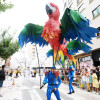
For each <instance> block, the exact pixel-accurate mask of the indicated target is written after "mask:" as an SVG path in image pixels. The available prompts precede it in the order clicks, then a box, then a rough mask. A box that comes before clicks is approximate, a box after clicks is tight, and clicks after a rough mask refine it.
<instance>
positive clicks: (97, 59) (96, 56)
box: [92, 49, 100, 67]
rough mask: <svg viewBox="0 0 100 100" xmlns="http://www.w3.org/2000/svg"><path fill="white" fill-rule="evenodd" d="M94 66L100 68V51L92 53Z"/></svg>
mask: <svg viewBox="0 0 100 100" xmlns="http://www.w3.org/2000/svg"><path fill="white" fill-rule="evenodd" d="M92 59H93V65H94V66H95V67H97V66H100V49H99V50H95V51H93V52H92Z"/></svg>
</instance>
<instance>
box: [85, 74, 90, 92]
mask: <svg viewBox="0 0 100 100" xmlns="http://www.w3.org/2000/svg"><path fill="white" fill-rule="evenodd" d="M86 85H87V91H88V92H90V81H89V73H86Z"/></svg>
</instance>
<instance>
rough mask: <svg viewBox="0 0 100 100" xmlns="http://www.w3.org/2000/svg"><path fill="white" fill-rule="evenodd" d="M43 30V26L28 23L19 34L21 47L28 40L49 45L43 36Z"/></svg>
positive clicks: (41, 44)
mask: <svg viewBox="0 0 100 100" xmlns="http://www.w3.org/2000/svg"><path fill="white" fill-rule="evenodd" d="M42 31H43V26H40V25H36V24H32V23H28V24H26V25H25V27H24V29H23V30H22V31H21V32H20V34H19V36H18V39H19V45H20V47H23V46H24V44H27V43H28V42H31V43H36V44H39V46H44V45H48V42H46V41H45V40H44V39H43V38H42V37H41V34H42Z"/></svg>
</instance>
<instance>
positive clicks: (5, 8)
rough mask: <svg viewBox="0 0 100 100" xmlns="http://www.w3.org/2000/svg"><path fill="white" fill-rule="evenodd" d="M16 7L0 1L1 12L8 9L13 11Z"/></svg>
mask: <svg viewBox="0 0 100 100" xmlns="http://www.w3.org/2000/svg"><path fill="white" fill-rule="evenodd" d="M13 6H14V5H13V4H11V3H7V2H6V0H0V12H5V11H6V10H7V9H11V8H12V7H13Z"/></svg>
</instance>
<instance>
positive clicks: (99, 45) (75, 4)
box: [64, 0, 100, 68]
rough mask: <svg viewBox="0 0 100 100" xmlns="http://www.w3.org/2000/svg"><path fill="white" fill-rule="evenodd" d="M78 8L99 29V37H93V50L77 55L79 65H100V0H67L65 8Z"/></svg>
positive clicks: (92, 25)
mask: <svg viewBox="0 0 100 100" xmlns="http://www.w3.org/2000/svg"><path fill="white" fill-rule="evenodd" d="M66 8H70V9H73V10H78V12H79V13H81V14H82V15H83V16H84V17H86V18H87V19H89V20H90V26H91V27H95V28H97V29H98V30H99V33H97V37H95V38H93V40H92V43H93V44H89V45H90V46H91V47H92V51H91V52H90V53H88V54H85V53H84V52H82V51H80V52H79V53H77V54H76V55H75V58H76V61H77V62H76V63H77V67H82V66H85V67H86V66H87V65H88V66H89V67H90V68H92V67H93V66H99V65H100V0H65V4H64V9H66Z"/></svg>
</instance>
